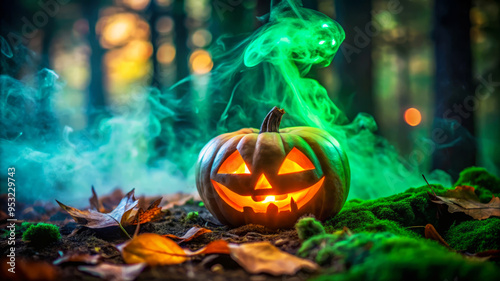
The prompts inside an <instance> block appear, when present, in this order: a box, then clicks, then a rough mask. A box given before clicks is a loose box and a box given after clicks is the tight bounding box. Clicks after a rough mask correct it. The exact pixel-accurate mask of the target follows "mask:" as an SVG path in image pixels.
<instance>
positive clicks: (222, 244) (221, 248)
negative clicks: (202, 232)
mask: <svg viewBox="0 0 500 281" xmlns="http://www.w3.org/2000/svg"><path fill="white" fill-rule="evenodd" d="M184 251H185V252H186V254H187V255H188V256H196V255H208V254H227V255H229V254H231V248H230V247H229V243H227V242H226V241H224V240H215V241H212V242H210V243H208V245H206V246H205V247H203V248H201V249H199V250H196V251H194V252H192V251H190V250H187V249H185V250H184Z"/></svg>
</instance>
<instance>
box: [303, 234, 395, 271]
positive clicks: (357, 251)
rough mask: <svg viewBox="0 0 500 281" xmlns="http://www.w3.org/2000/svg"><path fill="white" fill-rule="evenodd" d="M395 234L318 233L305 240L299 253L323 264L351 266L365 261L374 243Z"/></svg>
mask: <svg viewBox="0 0 500 281" xmlns="http://www.w3.org/2000/svg"><path fill="white" fill-rule="evenodd" d="M393 236H394V235H393V234H392V233H388V232H381V233H366V232H362V233H356V234H352V235H350V234H347V233H345V232H341V233H334V234H322V235H316V236H314V237H311V238H310V239H308V240H306V241H304V243H303V244H302V246H301V248H300V249H299V251H298V252H297V255H298V256H300V257H303V258H309V259H312V260H314V261H316V262H317V263H318V264H320V265H323V266H324V265H329V264H332V265H333V264H337V265H338V264H344V265H346V266H350V265H352V264H357V263H361V262H363V260H364V258H366V257H367V256H368V255H369V251H370V248H371V247H372V245H373V244H376V243H381V242H382V241H384V240H385V239H387V238H389V237H393Z"/></svg>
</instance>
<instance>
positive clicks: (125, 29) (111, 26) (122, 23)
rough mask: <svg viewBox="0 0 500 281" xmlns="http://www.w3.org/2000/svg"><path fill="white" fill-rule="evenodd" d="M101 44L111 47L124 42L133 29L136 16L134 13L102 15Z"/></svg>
mask: <svg viewBox="0 0 500 281" xmlns="http://www.w3.org/2000/svg"><path fill="white" fill-rule="evenodd" d="M99 21H102V22H103V23H102V33H101V45H102V46H103V47H104V48H111V47H113V46H119V45H123V44H124V43H126V42H127V41H128V40H129V38H130V37H131V35H132V34H133V32H134V31H135V22H136V16H135V15H134V14H116V15H113V16H110V17H103V18H101V19H100V20H99Z"/></svg>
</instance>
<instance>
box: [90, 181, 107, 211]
mask: <svg viewBox="0 0 500 281" xmlns="http://www.w3.org/2000/svg"><path fill="white" fill-rule="evenodd" d="M89 203H90V208H91V209H93V210H96V211H98V212H101V213H104V212H105V211H106V209H104V206H103V205H102V203H101V201H99V198H98V197H97V193H96V192H95V189H94V186H92V197H90V198H89Z"/></svg>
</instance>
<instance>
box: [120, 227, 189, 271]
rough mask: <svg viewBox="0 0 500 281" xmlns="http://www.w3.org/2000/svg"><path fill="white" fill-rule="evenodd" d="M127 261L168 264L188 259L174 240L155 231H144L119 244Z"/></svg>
mask: <svg viewBox="0 0 500 281" xmlns="http://www.w3.org/2000/svg"><path fill="white" fill-rule="evenodd" d="M117 248H118V250H120V252H121V253H122V257H123V260H125V262H126V263H142V262H145V263H147V264H148V265H168V264H178V263H183V262H184V261H186V260H187V255H186V253H185V252H184V250H183V249H182V248H181V247H180V246H179V245H177V243H175V242H174V241H172V240H170V239H168V238H166V237H163V236H161V235H158V234H154V233H143V234H139V235H137V236H136V237H134V238H133V239H132V240H129V241H127V242H125V243H123V244H121V245H118V246H117Z"/></svg>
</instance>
